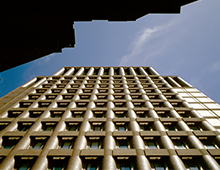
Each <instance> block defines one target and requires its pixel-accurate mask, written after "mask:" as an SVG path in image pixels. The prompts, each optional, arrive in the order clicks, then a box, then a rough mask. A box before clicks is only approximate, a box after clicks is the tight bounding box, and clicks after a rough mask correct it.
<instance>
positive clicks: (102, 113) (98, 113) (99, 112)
mask: <svg viewBox="0 0 220 170" xmlns="http://www.w3.org/2000/svg"><path fill="white" fill-rule="evenodd" d="M105 114H106V111H102V110H93V115H94V117H95V118H102V117H105Z"/></svg>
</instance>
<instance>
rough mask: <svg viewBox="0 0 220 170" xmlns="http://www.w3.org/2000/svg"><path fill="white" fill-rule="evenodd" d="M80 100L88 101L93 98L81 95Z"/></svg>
mask: <svg viewBox="0 0 220 170" xmlns="http://www.w3.org/2000/svg"><path fill="white" fill-rule="evenodd" d="M79 97H80V99H82V100H88V99H89V98H90V97H91V96H90V95H79Z"/></svg>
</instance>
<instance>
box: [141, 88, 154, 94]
mask: <svg viewBox="0 0 220 170" xmlns="http://www.w3.org/2000/svg"><path fill="white" fill-rule="evenodd" d="M144 90H145V92H146V93H155V90H154V89H146V88H144Z"/></svg>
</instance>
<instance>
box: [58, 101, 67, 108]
mask: <svg viewBox="0 0 220 170" xmlns="http://www.w3.org/2000/svg"><path fill="white" fill-rule="evenodd" d="M68 105H69V102H57V107H62V108H65V107H68Z"/></svg>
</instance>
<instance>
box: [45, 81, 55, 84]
mask: <svg viewBox="0 0 220 170" xmlns="http://www.w3.org/2000/svg"><path fill="white" fill-rule="evenodd" d="M47 82H48V83H52V84H54V83H56V82H57V81H56V80H48V81H47Z"/></svg>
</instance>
